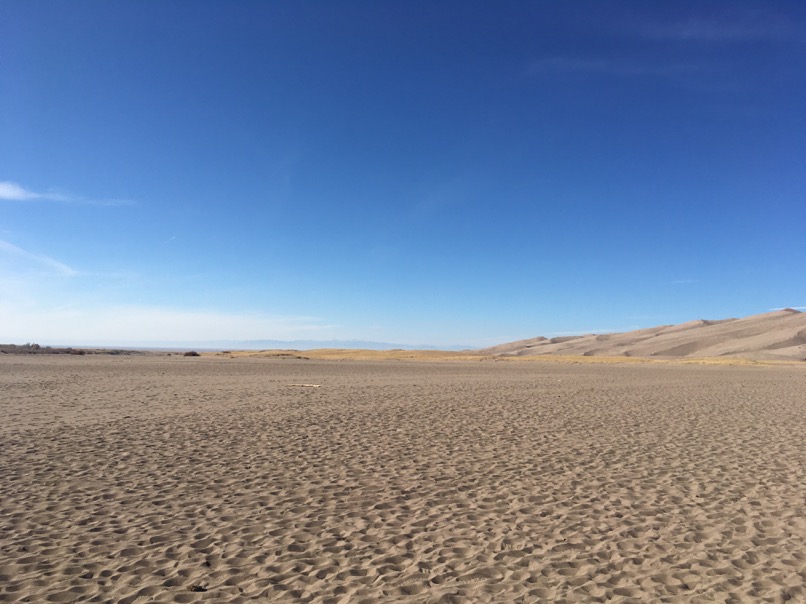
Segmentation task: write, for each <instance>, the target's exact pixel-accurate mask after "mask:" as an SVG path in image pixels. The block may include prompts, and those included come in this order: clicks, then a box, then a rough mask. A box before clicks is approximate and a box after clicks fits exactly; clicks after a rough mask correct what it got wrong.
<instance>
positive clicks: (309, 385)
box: [286, 384, 322, 388]
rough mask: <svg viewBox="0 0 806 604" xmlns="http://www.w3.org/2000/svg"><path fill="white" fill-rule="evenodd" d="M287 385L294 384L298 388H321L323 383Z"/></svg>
mask: <svg viewBox="0 0 806 604" xmlns="http://www.w3.org/2000/svg"><path fill="white" fill-rule="evenodd" d="M286 386H294V387H296V388H320V387H321V386H322V384H286Z"/></svg>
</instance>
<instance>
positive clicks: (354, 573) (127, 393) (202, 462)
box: [0, 352, 806, 603]
mask: <svg viewBox="0 0 806 604" xmlns="http://www.w3.org/2000/svg"><path fill="white" fill-rule="evenodd" d="M254 354H255V353H252V355H254ZM279 354H283V355H286V356H278V355H279ZM307 354H308V353H290V352H284V353H271V354H270V353H265V354H264V355H263V357H262V358H261V357H259V356H251V357H250V356H246V355H242V354H236V353H231V354H220V353H219V354H209V355H203V356H201V357H183V356H178V355H172V356H167V355H141V356H126V357H124V356H118V357H113V356H103V355H87V356H69V355H60V356H53V355H41V356H40V355H37V356H33V355H32V356H24V355H0V393H2V394H0V417H3V418H4V419H3V422H2V425H0V484H1V485H2V489H0V602H22V601H30V602H79V601H88V602H106V601H120V602H149V601H150V602H196V601H209V602H246V601H253V600H255V599H258V600H261V601H268V602H275V601H276V602H317V603H319V602H351V603H352V602H389V601H395V602H398V601H400V602H539V601H584V602H597V601H599V602H605V601H609V600H615V601H619V600H621V601H636V602H638V601H640V602H728V601H730V602H734V601H736V602H780V601H784V600H788V599H789V600H794V601H803V600H804V599H806V590H804V584H806V514H804V501H806V437H805V436H804V435H806V413H804V411H806V409H804V407H805V406H806V400H805V399H804V392H806V364H804V363H800V364H797V363H792V364H757V365H752V364H750V362H749V361H748V362H742V361H740V360H734V361H732V362H734V363H739V364H734V365H719V364H684V363H683V362H677V363H668V362H667V363H649V362H627V361H629V359H621V360H620V361H621V362H614V361H613V360H612V359H611V360H610V361H607V362H590V360H591V358H586V362H569V361H570V360H573V359H570V358H566V359H563V358H556V357H553V358H552V359H553V360H552V361H551V362H542V361H540V360H537V361H528V362H524V361H502V362H483V361H480V360H469V358H467V357H468V356H469V355H466V358H465V360H463V361H461V362H458V361H450V360H440V361H438V362H436V361H433V360H422V358H423V357H419V358H420V359H421V360H420V361H419V362H410V361H406V360H400V359H393V358H387V359H386V360H342V361H335V360H321V359H315V358H313V359H312V358H309V359H307V360H306V359H299V358H293V357H294V356H306V355H307ZM322 354H324V353H322ZM399 354H404V353H402V352H401V353H399ZM405 354H411V353H405ZM445 354H448V353H445ZM308 356H316V355H308ZM347 356H349V355H346V354H342V355H341V356H339V355H338V354H331V358H346V357H347ZM392 356H394V355H392ZM460 356H461V355H460ZM230 357H233V358H230ZM272 357H273V358H272ZM375 358H376V359H377V357H375ZM434 358H436V356H435V357H434ZM442 358H443V359H444V358H446V357H442ZM478 358H479V359H483V358H487V357H484V356H483V355H482V356H480V357H478ZM597 360H600V361H601V360H603V359H597ZM741 363H744V364H741ZM312 386H318V387H315V388H314V387H312Z"/></svg>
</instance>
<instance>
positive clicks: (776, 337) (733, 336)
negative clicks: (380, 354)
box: [477, 308, 806, 360]
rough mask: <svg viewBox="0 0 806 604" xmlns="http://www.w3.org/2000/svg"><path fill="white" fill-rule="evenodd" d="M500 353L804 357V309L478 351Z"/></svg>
mask: <svg viewBox="0 0 806 604" xmlns="http://www.w3.org/2000/svg"><path fill="white" fill-rule="evenodd" d="M477 352H478V353H479V354H482V353H483V354H493V355H499V356H533V355H550V354H562V355H582V356H628V357H660V358H664V357H677V358H707V357H738V358H747V359H758V360H804V359H806V313H802V312H799V311H797V310H794V309H791V308H785V309H783V310H778V311H774V312H768V313H764V314H760V315H753V316H750V317H745V318H743V319H724V320H720V321H706V320H697V321H688V322H686V323H681V324H680V325H662V326H659V327H651V328H647V329H639V330H636V331H629V332H625V333H609V334H588V335H583V336H567V337H560V338H551V339H547V338H544V337H539V338H533V339H530V340H520V341H518V342H512V343H509V344H501V345H499V346H494V347H492V348H487V349H484V350H481V351H477Z"/></svg>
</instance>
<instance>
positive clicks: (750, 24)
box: [639, 10, 793, 42]
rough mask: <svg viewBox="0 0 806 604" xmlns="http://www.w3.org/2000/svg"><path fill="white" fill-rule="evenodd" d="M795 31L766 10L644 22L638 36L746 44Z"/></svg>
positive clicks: (782, 36)
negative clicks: (660, 21) (716, 16)
mask: <svg viewBox="0 0 806 604" xmlns="http://www.w3.org/2000/svg"><path fill="white" fill-rule="evenodd" d="M792 31H793V27H792V25H791V24H790V23H789V22H788V21H787V20H786V19H783V18H782V17H781V16H779V15H777V14H775V13H771V12H767V11H763V10H755V11H731V12H727V13H725V14H722V15H720V16H719V18H705V17H699V16H693V17H690V18H688V19H686V20H681V21H677V22H674V21H669V22H665V23H643V24H641V25H640V26H639V33H640V34H641V35H642V36H643V37H646V38H654V39H658V40H680V41H683V42H689V41H695V42H744V41H753V40H762V39H782V38H786V37H788V36H789V35H790V34H791V33H792Z"/></svg>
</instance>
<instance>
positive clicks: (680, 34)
mask: <svg viewBox="0 0 806 604" xmlns="http://www.w3.org/2000/svg"><path fill="white" fill-rule="evenodd" d="M804 99H806V5H804V4H802V3H799V2H752V3H744V2H735V1H729V2H727V1H726V2H663V3H661V2H642V1H638V0H636V1H632V2H617V1H616V2H598V1H591V2H559V1H552V2H549V1H545V2H514V1H513V2H474V1H467V0H461V1H448V2H432V1H430V0H429V1H420V2H418V1H407V2H392V1H377V0H367V1H344V2H331V1H305V2H296V1H286V2H264V1H239V2H227V1H223V0H222V1H219V2H209V1H192V2H191V1H189V0H188V1H184V2H170V1H168V2H163V1H160V2H142V1H136V2H122V1H113V2H106V1H92V2H88V1H81V0H76V1H71V2H53V1H46V2H43V1H38V0H24V1H23V0H19V1H9V0H0V341H14V342H19V341H38V342H40V343H75V344H82V343H116V344H125V343H132V342H138V343H142V342H153V343H158V342H167V341H177V340H211V339H317V340H322V339H331V338H350V339H365V340H376V341H387V342H399V343H404V344H413V343H427V344H436V345H449V344H461V345H486V344H492V343H499V342H503V341H508V340H513V339H519V338H526V337H533V336H537V335H554V334H560V333H573V332H587V331H613V330H627V329H634V328H638V327H647V326H651V325H657V324H662V323H676V322H682V321H686V320H690V319H695V318H724V317H729V316H742V315H748V314H754V313H759V312H766V311H767V310H770V309H772V308H777V307H782V306H799V305H800V306H803V305H806V279H804V275H805V274H806V270H805V269H806V196H805V195H804V192H806V169H805V168H806V165H805V163H804V162H805V161H806V123H805V122H804V115H805V114H806V105H804Z"/></svg>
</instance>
